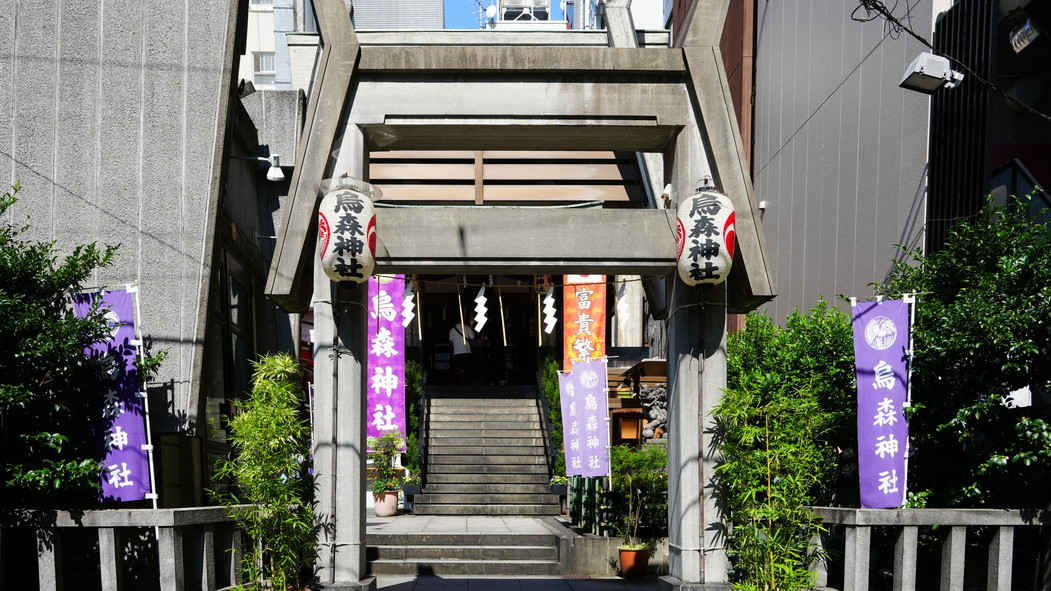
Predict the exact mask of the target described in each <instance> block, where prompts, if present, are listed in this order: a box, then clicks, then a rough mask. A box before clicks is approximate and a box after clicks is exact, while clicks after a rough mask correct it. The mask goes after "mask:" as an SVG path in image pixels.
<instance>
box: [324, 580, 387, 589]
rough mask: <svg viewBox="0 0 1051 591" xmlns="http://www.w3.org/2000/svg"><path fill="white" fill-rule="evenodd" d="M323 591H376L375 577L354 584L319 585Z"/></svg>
mask: <svg viewBox="0 0 1051 591" xmlns="http://www.w3.org/2000/svg"><path fill="white" fill-rule="evenodd" d="M320 588H321V589H323V590H324V591H376V577H369V578H367V579H362V580H360V581H358V582H356V583H330V584H328V585H321V587H320Z"/></svg>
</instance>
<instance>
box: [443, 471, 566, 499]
mask: <svg viewBox="0 0 1051 591" xmlns="http://www.w3.org/2000/svg"><path fill="white" fill-rule="evenodd" d="M436 476H437V475H436ZM483 480H484V482H449V483H438V482H433V479H432V481H431V482H428V484H427V486H426V487H425V488H424V490H423V492H424V493H425V494H438V495H441V494H465V493H466V494H505V493H524V494H529V493H531V494H550V493H551V485H550V484H549V483H547V482H535V483H532V484H526V483H517V484H516V483H510V484H494V483H493V482H492V477H486V478H484V479H483Z"/></svg>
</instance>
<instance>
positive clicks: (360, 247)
mask: <svg viewBox="0 0 1051 591" xmlns="http://www.w3.org/2000/svg"><path fill="white" fill-rule="evenodd" d="M317 242H318V256H319V257H320V259H321V268H322V269H324V271H325V275H327V276H328V278H329V279H331V280H333V281H352V282H354V283H364V282H365V281H366V280H368V278H369V277H370V276H371V275H372V271H373V269H374V268H375V266H376V210H375V208H374V207H373V205H372V200H371V199H369V198H368V197H366V196H365V195H364V194H363V193H359V192H358V191H354V190H351V189H345V188H344V189H337V190H335V191H332V192H330V193H328V194H327V195H325V197H324V199H322V200H321V205H320V207H319V208H318V235H317Z"/></svg>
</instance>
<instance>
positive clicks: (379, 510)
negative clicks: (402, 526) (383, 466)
mask: <svg viewBox="0 0 1051 591" xmlns="http://www.w3.org/2000/svg"><path fill="white" fill-rule="evenodd" d="M372 498H373V499H374V500H375V501H376V506H375V510H376V517H390V516H391V515H397V513H398V492H397V491H393V490H391V491H387V492H385V493H380V494H378V495H376V494H374V495H372Z"/></svg>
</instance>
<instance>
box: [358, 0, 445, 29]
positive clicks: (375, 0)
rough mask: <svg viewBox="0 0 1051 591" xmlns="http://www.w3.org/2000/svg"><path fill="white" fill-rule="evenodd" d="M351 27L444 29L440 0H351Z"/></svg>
mask: <svg viewBox="0 0 1051 591" xmlns="http://www.w3.org/2000/svg"><path fill="white" fill-rule="evenodd" d="M354 28H355V29H357V30H359V31H371V30H387V31H390V30H399V31H407V30H419V31H436V30H441V29H444V28H445V3H444V1H443V0H354Z"/></svg>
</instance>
